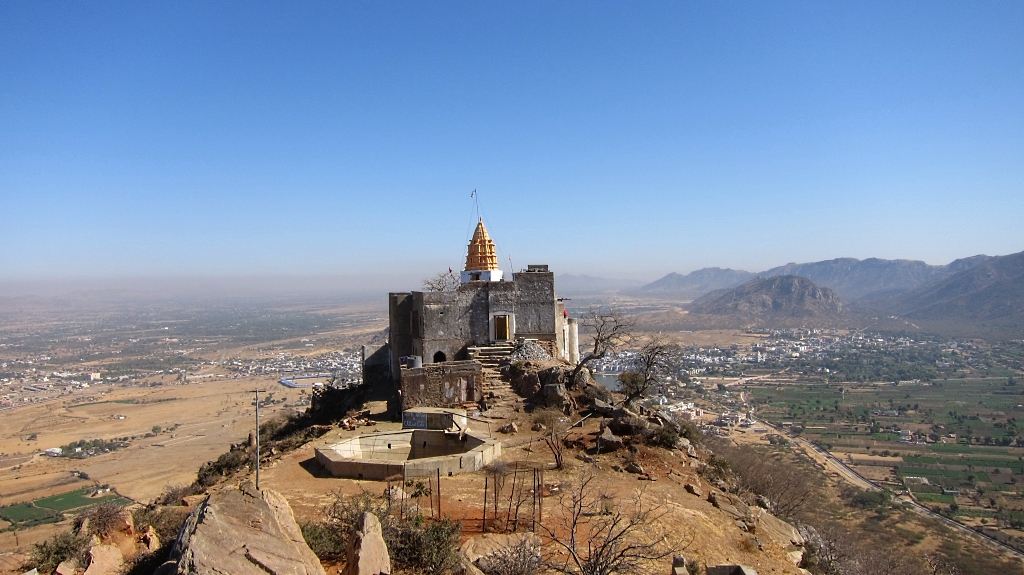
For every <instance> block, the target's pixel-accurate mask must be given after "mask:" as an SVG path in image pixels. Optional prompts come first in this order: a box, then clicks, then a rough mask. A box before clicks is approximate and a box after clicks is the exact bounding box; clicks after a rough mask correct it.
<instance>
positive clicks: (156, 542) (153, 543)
mask: <svg viewBox="0 0 1024 575" xmlns="http://www.w3.org/2000/svg"><path fill="white" fill-rule="evenodd" d="M142 542H143V543H145V545H146V551H147V552H149V553H153V552H154V551H156V550H158V549H160V536H159V535H157V534H156V529H153V526H152V525H150V526H149V527H147V528H146V532H145V533H143V534H142Z"/></svg>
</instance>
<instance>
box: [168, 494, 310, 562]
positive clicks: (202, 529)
mask: <svg viewBox="0 0 1024 575" xmlns="http://www.w3.org/2000/svg"><path fill="white" fill-rule="evenodd" d="M224 573H231V574H232V575H267V574H268V573H271V574H276V575H285V574H288V575H326V574H325V573H324V569H323V567H321V566H320V561H319V560H317V558H316V555H314V554H313V552H312V551H311V550H310V549H309V547H308V546H307V545H306V542H305V541H304V540H303V538H302V533H301V531H299V526H298V524H296V523H295V516H294V515H292V510H291V507H289V506H288V502H287V501H285V499H284V498H283V497H282V496H281V495H280V494H278V493H277V492H275V491H271V490H269V489H267V490H264V491H263V492H262V493H261V492H259V491H256V489H255V487H253V485H252V483H248V482H247V483H244V484H242V485H241V486H240V487H229V488H225V489H223V490H220V491H217V492H215V493H212V494H211V495H210V497H209V498H208V499H207V500H206V501H204V502H202V503H200V504H199V505H198V506H197V507H196V509H195V510H193V511H192V513H191V514H190V515H189V516H188V519H187V520H186V521H185V525H184V527H182V530H181V534H180V535H179V536H178V540H177V541H176V542H175V543H174V548H173V549H172V551H171V560H170V561H168V562H167V563H165V564H163V565H161V566H160V568H159V569H157V571H156V573H155V575H175V574H176V575H223V574H224Z"/></svg>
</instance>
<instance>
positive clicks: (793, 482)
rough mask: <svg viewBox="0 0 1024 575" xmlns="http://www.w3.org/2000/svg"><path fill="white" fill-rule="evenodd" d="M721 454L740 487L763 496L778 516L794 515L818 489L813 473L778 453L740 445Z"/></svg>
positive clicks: (803, 507) (769, 508)
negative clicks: (727, 462)
mask: <svg viewBox="0 0 1024 575" xmlns="http://www.w3.org/2000/svg"><path fill="white" fill-rule="evenodd" d="M723 455H724V457H725V458H726V459H727V460H728V461H729V463H730V467H731V468H732V470H733V472H734V473H735V474H736V479H737V483H738V484H739V487H740V489H742V490H745V491H750V492H752V493H756V494H757V495H761V496H763V497H764V498H765V499H766V500H767V503H768V510H769V511H771V512H772V514H773V515H776V516H778V517H782V518H787V519H788V518H793V517H795V516H796V515H798V514H799V513H800V512H801V511H803V510H804V509H805V508H807V506H808V505H809V504H810V503H811V502H812V501H813V498H814V496H815V494H816V493H817V492H818V484H817V483H816V481H815V477H816V476H815V475H814V474H812V473H808V472H807V470H805V469H803V468H802V467H801V466H800V465H797V464H796V463H795V462H793V461H791V460H785V459H784V457H783V456H782V455H781V454H774V453H771V452H769V451H767V450H764V449H760V448H756V447H752V446H749V445H744V446H740V447H736V448H732V449H727V450H726V451H725V452H724V453H723Z"/></svg>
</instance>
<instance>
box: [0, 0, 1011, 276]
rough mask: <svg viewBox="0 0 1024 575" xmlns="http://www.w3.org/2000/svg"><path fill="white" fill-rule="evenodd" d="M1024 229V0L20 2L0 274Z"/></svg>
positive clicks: (817, 251) (11, 22) (859, 240)
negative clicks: (475, 231) (479, 238)
mask: <svg viewBox="0 0 1024 575" xmlns="http://www.w3.org/2000/svg"><path fill="white" fill-rule="evenodd" d="M474 189H477V190H479V193H480V206H481V210H482V213H483V216H484V218H485V221H486V223H487V225H488V227H489V229H490V231H491V233H492V236H493V238H494V239H495V241H496V242H497V244H498V247H499V250H500V255H501V257H502V260H503V262H504V263H506V264H507V261H508V259H509V258H511V260H512V264H513V266H514V267H515V268H517V269H518V268H521V267H524V266H525V265H526V264H528V263H548V264H550V265H551V266H552V267H553V269H554V270H555V271H557V272H563V273H574V274H579V273H588V274H592V275H599V276H607V277H635V278H639V279H654V278H657V277H660V276H661V275H663V274H665V273H668V272H671V271H676V272H683V273H685V272H688V271H691V270H693V269H698V268H701V267H705V266H721V267H733V268H741V269H747V270H750V271H760V270H764V269H767V268H770V267H772V266H775V265H779V264H783V263H786V262H791V261H797V262H804V261H816V260H821V259H830V258H835V257H843V256H851V257H859V258H864V257H883V258H908V259H923V260H925V261H927V262H929V263H947V262H948V261H950V260H952V259H955V258H959V257H964V256H969V255H973V254H978V253H986V254H990V255H1000V254H1006V253H1012V252H1017V251H1021V250H1024V224H1022V216H1024V2H1020V1H1019V0H1014V1H1008V2H1001V3H999V2H996V3H993V2H979V1H970V2H968V1H961V2H941V1H931V0H929V1H921V2H892V1H886V2H877V3H872V2H860V1H858V2H847V3H841V2H818V1H812V2H720V1H716V2H677V1H673V2H664V3H659V2H618V3H605V2H592V1H587V2H582V1H580V2H570V3H565V2H552V1H547V0H545V1H543V2H521V1H516V2H492V1H476V2H458V1H446V2H349V3H345V2H324V3H316V2H293V3H284V2H282V3H258V2H205V1H204V2H122V3H110V2H38V1H7V2H2V3H0V215H2V226H0V277H2V278H6V279H16V280H17V279H26V278H46V277H63V278H75V277H92V278H96V277H103V276H116V277H129V276H166V275H181V276H218V275H234V276H238V275H274V274H304V275H324V274H327V275H330V274H340V275H346V276H352V277H356V278H358V277H371V276H382V275H395V276H402V275H403V274H404V275H405V276H408V277H423V276H425V275H431V274H432V273H434V272H436V271H440V270H442V269H447V267H448V266H451V267H454V268H456V269H458V268H459V266H461V265H462V264H463V262H464V257H465V245H466V242H467V241H468V239H469V236H470V234H471V231H472V227H473V224H474V223H475V215H474V214H475V211H474V207H473V204H472V200H471V199H470V192H471V191H472V190H474Z"/></svg>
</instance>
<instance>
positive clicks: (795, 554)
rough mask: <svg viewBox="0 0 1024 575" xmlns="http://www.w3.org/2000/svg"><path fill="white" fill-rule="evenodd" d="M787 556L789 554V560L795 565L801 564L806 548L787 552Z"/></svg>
mask: <svg viewBox="0 0 1024 575" xmlns="http://www.w3.org/2000/svg"><path fill="white" fill-rule="evenodd" d="M786 556H788V557H789V560H790V561H792V562H793V565H800V564H801V563H803V560H804V550H803V549H797V550H796V551H790V552H789V553H786Z"/></svg>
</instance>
